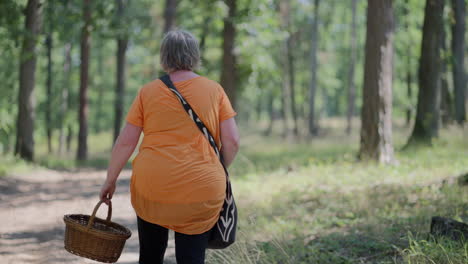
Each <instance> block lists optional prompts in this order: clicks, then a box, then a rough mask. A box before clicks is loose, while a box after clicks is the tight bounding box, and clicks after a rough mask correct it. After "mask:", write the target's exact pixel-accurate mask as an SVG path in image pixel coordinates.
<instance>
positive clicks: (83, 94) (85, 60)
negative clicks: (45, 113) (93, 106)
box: [77, 0, 91, 161]
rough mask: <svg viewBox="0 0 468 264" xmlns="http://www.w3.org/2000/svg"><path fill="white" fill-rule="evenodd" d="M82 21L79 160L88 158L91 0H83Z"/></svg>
mask: <svg viewBox="0 0 468 264" xmlns="http://www.w3.org/2000/svg"><path fill="white" fill-rule="evenodd" d="M83 21H84V24H83V28H82V32H81V55H80V59H81V65H80V107H79V111H78V120H79V123H80V129H79V132H78V151H77V159H78V160H81V161H83V160H86V159H87V158H88V77H89V53H90V41H91V37H90V31H91V0H83Z"/></svg>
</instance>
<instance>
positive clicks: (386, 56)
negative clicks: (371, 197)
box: [359, 0, 394, 163]
mask: <svg viewBox="0 0 468 264" xmlns="http://www.w3.org/2000/svg"><path fill="white" fill-rule="evenodd" d="M392 2H393V0H368V6H367V33H366V58H365V65H364V86H363V105H362V111H361V120H362V126H361V145H360V150H359V156H360V158H361V159H373V160H377V161H379V162H381V163H391V162H393V160H394V154H393V144H392V75H393V69H392V67H393V27H394V25H393V20H394V18H393V7H392Z"/></svg>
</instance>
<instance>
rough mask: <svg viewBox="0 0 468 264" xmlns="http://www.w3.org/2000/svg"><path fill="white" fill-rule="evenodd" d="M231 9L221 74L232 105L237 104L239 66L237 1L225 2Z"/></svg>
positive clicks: (228, 17) (227, 21)
mask: <svg viewBox="0 0 468 264" xmlns="http://www.w3.org/2000/svg"><path fill="white" fill-rule="evenodd" d="M224 2H225V3H226V5H227V7H228V8H229V11H228V15H227V16H226V17H225V18H224V28H223V59H222V63H223V64H222V72H221V85H222V86H223V87H224V90H226V94H227V96H228V97H229V99H230V101H231V104H232V105H233V106H234V107H236V104H237V78H238V74H237V65H236V61H237V58H236V54H235V51H234V44H235V40H236V27H235V23H234V22H235V21H234V20H235V18H236V14H237V0H224Z"/></svg>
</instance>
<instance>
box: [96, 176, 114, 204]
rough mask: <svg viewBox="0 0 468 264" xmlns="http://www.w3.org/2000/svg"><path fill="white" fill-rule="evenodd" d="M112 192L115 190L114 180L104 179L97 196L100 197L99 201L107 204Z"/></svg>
mask: <svg viewBox="0 0 468 264" xmlns="http://www.w3.org/2000/svg"><path fill="white" fill-rule="evenodd" d="M114 192H115V182H108V181H106V182H105V183H104V185H102V188H101V193H100V194H99V197H100V198H101V201H103V202H105V203H106V204H107V205H109V201H110V200H111V199H112V195H114Z"/></svg>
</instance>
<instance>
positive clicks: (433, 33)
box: [408, 0, 444, 144]
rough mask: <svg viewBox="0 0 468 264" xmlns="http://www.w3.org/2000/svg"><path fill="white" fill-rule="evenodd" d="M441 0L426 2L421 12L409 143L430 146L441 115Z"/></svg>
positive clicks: (435, 135)
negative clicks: (414, 99)
mask: <svg viewBox="0 0 468 264" xmlns="http://www.w3.org/2000/svg"><path fill="white" fill-rule="evenodd" d="M443 8H444V0H436V1H434V0H427V1H426V8H425V11H424V12H425V13H424V25H423V38H422V45H421V57H420V59H419V76H418V79H419V93H418V104H417V108H416V120H415V123H414V128H413V132H412V133H411V136H410V139H409V141H408V144H413V143H423V144H430V143H431V141H432V138H434V137H437V134H438V129H439V112H440V75H441V63H442V62H441V57H440V43H441V38H442V30H443Z"/></svg>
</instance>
